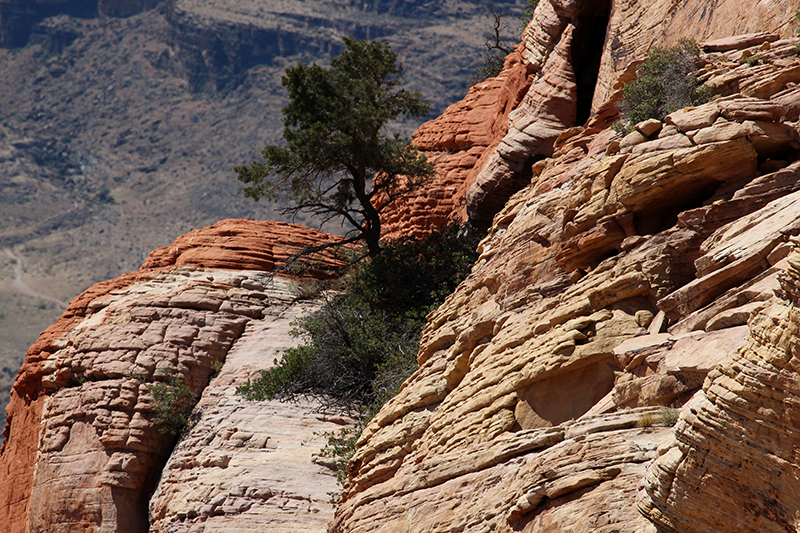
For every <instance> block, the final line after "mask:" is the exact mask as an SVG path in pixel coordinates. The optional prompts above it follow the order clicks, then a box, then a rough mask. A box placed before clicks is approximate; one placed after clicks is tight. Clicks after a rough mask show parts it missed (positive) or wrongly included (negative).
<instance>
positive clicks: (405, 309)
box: [237, 227, 479, 481]
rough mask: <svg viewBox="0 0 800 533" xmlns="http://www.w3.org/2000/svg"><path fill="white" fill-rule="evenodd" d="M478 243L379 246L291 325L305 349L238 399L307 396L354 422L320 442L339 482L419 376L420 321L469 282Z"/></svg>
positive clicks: (460, 233)
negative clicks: (362, 441) (365, 433)
mask: <svg viewBox="0 0 800 533" xmlns="http://www.w3.org/2000/svg"><path fill="white" fill-rule="evenodd" d="M478 240H479V239H478V235H476V234H474V232H472V231H469V229H468V228H459V227H448V228H446V229H444V230H442V231H437V232H433V233H431V234H430V235H429V236H427V237H425V238H415V237H407V238H403V239H400V240H397V241H394V242H389V243H383V244H382V250H381V252H380V253H379V254H378V255H376V256H372V257H369V258H368V259H366V260H365V261H362V262H361V263H358V264H356V265H354V266H353V267H352V268H351V271H350V272H349V273H348V274H347V281H348V283H347V284H346V285H345V287H344V289H343V290H341V291H339V292H338V293H336V294H333V295H331V294H330V292H326V291H323V292H322V294H323V295H326V299H325V302H324V304H323V305H322V307H321V308H320V309H319V310H318V311H317V312H315V313H313V314H311V315H309V316H306V317H303V318H300V319H299V320H297V321H296V322H295V329H294V330H293V332H292V334H293V335H295V336H297V337H299V338H300V339H302V341H303V342H302V344H300V345H299V346H297V347H296V348H290V349H288V350H285V351H284V352H283V358H282V359H281V360H280V361H278V360H276V361H275V366H274V367H273V368H271V369H269V370H265V371H263V372H262V373H261V376H260V377H259V378H258V379H256V380H253V381H250V382H248V383H247V384H246V385H243V386H241V387H239V388H238V389H237V392H238V393H239V394H242V395H244V396H245V397H247V398H249V399H252V400H262V399H270V398H282V399H293V398H296V397H302V396H311V397H314V398H316V399H318V400H320V401H321V404H322V408H323V410H326V411H338V412H344V413H346V414H348V415H350V416H353V417H354V418H356V420H357V421H358V423H357V425H356V426H355V427H354V428H345V429H343V430H340V431H338V432H331V433H326V434H325V436H326V437H327V439H328V445H327V446H326V447H325V448H324V449H323V451H322V453H323V455H326V456H328V457H331V458H334V459H335V461H334V462H335V463H336V466H337V467H338V468H339V471H338V477H339V480H340V481H343V479H344V476H345V472H344V467H345V465H346V464H347V462H348V461H349V460H350V457H351V456H352V454H353V453H354V452H355V442H356V441H357V440H358V437H359V436H360V434H361V430H362V429H363V428H364V427H365V426H366V424H367V422H368V421H369V420H370V418H372V416H373V415H374V414H375V413H377V412H378V410H379V409H380V408H381V406H383V404H384V403H386V402H387V401H388V400H389V399H390V398H391V397H392V396H394V395H395V394H396V393H397V390H398V389H399V387H400V386H401V384H402V383H403V381H405V379H406V378H407V377H408V376H410V375H411V373H412V372H414V370H416V368H417V362H416V354H417V349H418V346H419V335H420V331H421V329H422V326H423V325H424V322H425V316H426V315H427V313H428V312H430V310H431V309H433V308H434V307H436V306H437V305H439V304H441V303H442V302H443V301H444V299H445V298H446V297H447V295H448V294H450V293H451V292H453V291H454V290H455V288H456V286H457V285H458V284H459V283H460V282H461V281H462V280H463V279H464V278H466V276H467V275H468V274H469V272H470V269H471V267H472V264H473V263H474V262H475V260H476V259H477V253H476V252H475V249H476V247H477V243H478Z"/></svg>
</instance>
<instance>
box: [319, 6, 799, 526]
mask: <svg viewBox="0 0 800 533" xmlns="http://www.w3.org/2000/svg"><path fill="white" fill-rule="evenodd" d="M542 4H544V2H543V3H542ZM552 4H553V5H551V6H550V7H544V8H543V7H541V5H540V8H539V9H538V10H537V16H542V13H547V10H550V9H553V10H554V11H555V10H556V7H557V6H555V2H553V3H552ZM648 6H649V7H648ZM648 6H638V9H639V13H640V15H641V16H640V18H641V19H642V20H645V19H649V18H650V17H654V16H655V15H654V14H653V13H654V12H651V11H650V9H656V8H658V9H661V8H663V6H659V5H656V6H655V7H653V6H652V4H648ZM561 7H563V6H561ZM636 7H637V6H636V5H635V4H626V7H625V9H621V10H616V11H615V10H612V15H611V21H612V23H613V22H614V21H615V20H616V21H617V22H616V24H617V26H613V24H612V23H610V25H609V28H612V29H613V28H617V27H620V26H619V19H615V17H619V16H620V14H621V13H622V12H624V13H628V14H630V13H631V11H632V10H634V8H636ZM690 8H691V6H689V5H687V9H690ZM721 9H722V11H720V13H728V12H729V11H727V8H726V7H725V6H722V7H721ZM540 12H541V13H540ZM731 13H732V11H731ZM662 15H663V13H662ZM626 16H628V15H626ZM684 16H685V14H684V13H683V11H682V8H680V7H677V8H674V13H673V15H672V16H671V17H668V19H669V20H672V21H673V23H675V22H674V21H676V20H679V19H681V18H682V17H684ZM706 16H708V14H707V15H706ZM661 20H664V19H663V16H662V19H661ZM725 20H728V19H727V18H726V19H725ZM736 20H738V21H740V22H741V24H744V25H745V26H746V27H747V28H748V29H751V28H753V29H760V28H758V27H757V26H756V25H755V24H756V23H755V19H749V18H747V17H745V16H744V15H743V16H740V17H738V18H737V19H736ZM764 20H767V19H764ZM768 20H774V21H777V20H783V19H780V17H777V18H771V19H768ZM737 24H738V23H737ZM747 24H752V26H747ZM775 24H776V25H775V28H777V29H781V28H783V29H782V30H781V31H784V34H787V33H790V32H787V31H785V29H786V27H785V26H782V25H781V24H782V23H781V24H779V23H777V22H776V23H775ZM723 26H724V25H723ZM721 27H722V26H721ZM724 27H725V28H727V26H724ZM737 27H738V26H737ZM530 31H531V28H529V32H528V33H530ZM533 31H537V30H536V29H534V30H533ZM565 31H567V32H568V31H569V30H565ZM609 31H612V30H609ZM613 31H620V30H613ZM613 31H612V33H611V34H610V35H613ZM704 31H706V30H704ZM709 31H710V33H709ZM709 31H706V34H707V35H709V36H712V37H717V36H719V37H720V38H721V37H723V36H724V35H721V34H717V33H714V32H715V31H716V30H713V29H712V30H709ZM720 31H721V30H720ZM562 35H568V33H567V34H563V33H562ZM637 35H639V38H640V39H645V38H647V39H651V41H650V42H653V43H656V44H661V42H659V41H657V40H655V38H654V37H652V35H651V34H650V33H645V32H643V31H638V33H637ZM662 38H663V36H662ZM664 39H666V40H667V41H668V38H664ZM623 42H624V41H623ZM636 42H639V41H636ZM642 42H643V41H642ZM662 42H663V41H662ZM797 44H798V42H797V40H795V39H782V38H781V36H780V35H779V34H778V33H772V34H770V33H761V34H748V35H743V36H736V37H735V38H726V39H719V40H709V41H708V42H706V43H705V44H704V45H702V46H703V49H704V50H705V53H704V54H703V56H702V63H703V64H702V65H699V67H700V70H699V76H700V78H701V80H702V81H704V82H707V84H708V85H709V86H710V87H712V88H713V90H714V92H715V94H716V97H715V99H714V100H713V101H712V102H710V103H708V104H704V105H702V106H699V107H697V108H687V109H684V110H680V111H677V112H675V113H672V114H671V115H669V116H667V117H666V118H665V119H664V120H663V121H659V120H652V121H647V122H644V123H641V124H638V125H636V128H635V130H634V131H633V132H632V133H630V134H629V135H627V136H625V137H623V136H621V135H619V134H616V133H615V132H614V131H613V130H612V129H610V128H608V127H607V126H608V125H609V122H610V121H611V117H612V114H611V112H610V111H609V110H610V109H612V108H611V107H606V106H610V104H609V103H608V102H606V104H603V105H598V106H596V107H595V110H596V111H597V112H596V113H595V114H594V115H593V116H592V117H590V118H589V120H588V121H587V122H586V124H584V125H583V126H581V127H574V128H569V129H566V130H564V131H563V132H562V133H561V134H560V135H559V136H558V138H556V139H555V140H554V142H553V146H552V150H553V151H552V156H551V157H547V158H544V157H543V158H542V159H541V160H540V161H534V162H533V163H532V166H531V168H530V172H531V178H530V179H529V181H528V183H527V184H526V185H525V186H524V187H523V188H522V189H521V190H519V191H518V192H516V193H515V194H513V195H512V196H511V197H510V199H509V200H508V201H507V202H505V204H504V205H503V207H502V209H501V210H500V211H499V212H498V213H497V214H496V215H494V218H493V220H492V226H491V228H490V230H489V235H488V236H487V237H486V238H485V239H484V241H483V242H482V243H481V245H480V247H479V250H480V252H481V256H480V258H479V260H478V262H477V263H476V265H475V267H474V268H473V272H472V274H471V276H470V277H469V278H468V279H467V280H466V281H465V282H464V283H462V284H461V286H460V287H459V288H458V289H457V291H456V292H455V293H454V294H453V295H451V297H450V298H449V299H448V300H447V301H446V302H445V304H444V305H442V306H441V307H440V308H439V309H437V310H436V311H434V312H433V313H432V314H431V315H430V316H429V317H428V318H429V320H428V325H427V326H426V328H425V330H424V332H423V338H422V343H421V348H420V352H419V355H418V361H419V369H418V370H417V372H416V373H415V374H414V375H413V376H412V377H411V378H410V379H409V380H408V381H407V382H406V383H405V384H404V386H403V388H402V389H401V391H400V393H399V394H398V395H397V396H396V397H395V398H394V399H392V400H391V401H390V402H389V403H388V404H387V405H386V406H385V407H384V408H383V409H382V410H381V412H380V413H378V415H377V416H376V417H375V418H374V419H373V420H372V422H371V423H370V425H369V426H368V427H367V429H366V431H365V432H364V435H363V436H362V438H361V441H360V443H359V444H360V445H359V450H358V451H357V453H356V455H355V457H354V459H353V461H352V462H351V464H350V465H349V480H348V484H347V485H346V487H345V492H344V498H343V502H342V504H341V505H340V507H339V509H338V510H337V514H336V518H335V519H334V521H333V522H332V523H331V527H330V531H336V532H344V531H347V532H355V531H367V530H371V531H398V532H404V531H418V530H424V531H442V532H444V531H509V532H510V531H526V532H534V531H542V532H544V531H548V532H550V531H586V532H589V531H701V530H702V531H719V532H723V531H760V530H765V531H773V530H774V531H784V530H787V528H788V529H790V530H791V529H792V528H793V527H795V526H794V525H793V524H794V522H792V520H794V518H793V517H794V516H795V514H796V512H797V508H796V505H795V500H796V497H795V493H796V489H795V487H794V481H793V477H792V476H790V475H788V474H787V473H788V472H791V471H792V469H794V468H795V467H796V465H795V463H796V458H795V457H794V456H793V455H792V454H791V450H793V449H794V448H793V447H796V443H795V444H792V442H794V440H793V439H794V438H795V437H794V433H792V431H793V430H792V425H791V409H792V407H791V405H792V403H791V399H790V398H791V394H793V393H792V387H793V385H792V381H791V380H792V378H791V376H790V375H789V374H787V372H788V371H789V370H788V367H789V366H791V363H790V361H791V359H790V357H789V355H787V354H789V353H791V350H792V349H791V346H792V345H791V342H793V341H792V340H791V335H792V333H791V332H792V331H793V330H794V329H796V328H795V327H794V326H792V325H791V323H792V321H793V320H794V318H793V315H791V313H790V312H789V311H788V310H787V309H790V308H791V306H790V305H789V304H787V303H786V302H783V303H782V302H781V301H780V300H779V299H776V297H775V294H776V291H777V292H778V293H779V294H790V293H791V292H792V291H791V288H790V287H788V285H787V281H786V279H788V278H786V277H785V276H791V273H792V272H793V269H794V268H796V267H795V266H793V261H794V260H793V259H791V258H787V256H788V254H789V252H790V250H791V245H790V243H789V242H788V241H789V238H790V237H791V236H793V235H797V234H798V233H800V218H799V216H798V210H797V208H796V207H797V206H796V203H797V202H798V199H800V197H798V195H800V182H799V181H798V178H799V177H800V162H798V155H799V154H800V152H798V149H800V142H798V140H799V138H798V130H797V123H796V121H797V119H798V111H797V101H798V97H797V91H796V89H795V88H794V85H795V83H797V81H798V77H797V76H798V72H800V70H798V68H797V65H798V64H800V62H798V52H797V47H796V45H797ZM553 50H555V48H553ZM605 53H606V52H604V54H605ZM756 54H761V56H760V57H759V58H758V60H756V61H755V62H754V63H755V64H748V62H747V61H744V59H740V58H743V57H744V58H747V57H752V56H754V55H756ZM543 55H544V54H543ZM549 57H550V58H553V57H555V53H554V52H553V53H551V54H550V55H549ZM604 57H605V56H604ZM507 65H508V63H507ZM620 71H624V69H623V68H622V67H620ZM573 72H574V70H573ZM545 74H546V73H545ZM602 76H603V67H602V66H601V68H600V78H599V79H601V80H602ZM536 83H537V82H536V80H533V81H532V84H531V87H533V86H535V85H536ZM597 90H602V84H598V87H597ZM597 90H596V91H595V96H596V95H597V94H598V93H597ZM606 95H607V96H608V97H609V98H610V97H611V96H610V95H611V92H608V93H606ZM523 100H524V99H523ZM596 101H597V100H595V102H596ZM521 105H522V104H521ZM509 116H510V117H512V119H513V117H514V113H513V112H511V113H510V114H509ZM509 123H511V121H509ZM509 131H511V130H510V129H509ZM486 153H488V152H486ZM476 183H477V181H476ZM467 196H468V195H467ZM787 268H788V269H789V274H787V275H783V274H781V273H782V272H784V271H785V270H786V269H787ZM781 276H784V278H783V281H780V280H781ZM782 285H783V286H782ZM776 306H777V307H776ZM775 313H777V314H775ZM751 317H752V318H751ZM748 320H750V325H749V326H748ZM775 343H778V344H777V345H776V344H775ZM775 346H778V347H777V348H776V347H775ZM753 354H760V355H753ZM781 354H783V355H781ZM762 359H763V360H765V361H766V362H764V363H762V362H758V361H761V360H762ZM773 359H776V360H780V361H781V365H782V366H780V367H778V364H777V363H776V362H773ZM756 360H757V361H756ZM753 361H756V362H753ZM787 365H788V366H787ZM784 367H786V368H787V370H786V371H783V370H781V369H782V368H784ZM767 369H769V372H775V375H774V376H772V374H768V370H767ZM784 375H786V376H787V377H786V378H784V377H783V376H784ZM771 376H772V377H771ZM784 382H785V384H784ZM750 387H752V388H753V390H750ZM762 396H763V397H764V399H763V402H762V401H761V400H759V398H761V397H762ZM762 409H763V413H762ZM679 414H680V418H679V417H678V415H679ZM676 420H677V425H675V427H674V429H672V428H671V427H670V426H671V425H672V424H675V421H676ZM773 422H774V423H773ZM723 426H724V428H725V429H724V431H721V434H719V435H717V433H716V432H717V430H719V428H721V427H723ZM589 428H591V429H589ZM745 434H746V435H747V438H739V442H738V443H735V442H734V441H735V440H736V438H737V437H740V436H741V435H745ZM762 435H763V436H764V438H763V439H762V438H761V437H762ZM748 439H750V440H748ZM751 440H752V441H753V442H756V441H759V443H758V445H757V446H756V445H753V446H750V447H748V444H747V443H748V442H750V441H751ZM620 446H621V448H620ZM622 450H628V451H622ZM750 465H752V468H751V466H750ZM779 465H780V466H779ZM740 466H741V467H742V469H743V470H742V471H743V472H744V473H743V474H742V475H739V474H736V473H735V472H737V471H738V470H737V469H738V468H739V467H740ZM779 470H782V473H781V475H780V476H779V475H778V471H779ZM763 471H767V472H771V475H769V476H762V479H761V480H760V481H754V482H753V483H752V484H750V482H749V481H748V480H749V479H750V477H749V476H751V475H752V476H756V475H758V474H757V473H758V472H763ZM707 472H713V474H710V475H709V477H708V479H707V477H706V476H705V473H707ZM706 483H708V487H706ZM637 487H638V491H639V494H638V495H637ZM706 489H708V490H707V492H704V491H706ZM701 493H702V494H704V496H703V497H700V496H699V495H700V494H701ZM731 493H736V494H738V495H737V496H736V497H733V498H731V497H728V496H726V497H723V496H722V495H723V494H731ZM712 501H713V502H714V503H713V504H712ZM609 502H613V503H609ZM712 506H713V508H714V512H715V514H716V516H717V518H716V519H715V520H714V521H708V520H706V521H703V520H702V519H701V514H700V513H701V512H703V511H704V512H705V513H708V512H709V511H708V509H710V508H711V507H712ZM634 509H636V512H634ZM612 510H613V511H612ZM617 510H620V511H617ZM368 524H369V526H368ZM737 528H740V529H737Z"/></svg>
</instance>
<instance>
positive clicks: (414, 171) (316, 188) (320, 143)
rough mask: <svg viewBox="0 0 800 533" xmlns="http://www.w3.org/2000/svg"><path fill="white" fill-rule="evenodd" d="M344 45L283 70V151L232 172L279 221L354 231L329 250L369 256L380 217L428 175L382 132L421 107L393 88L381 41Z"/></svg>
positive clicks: (398, 71)
mask: <svg viewBox="0 0 800 533" xmlns="http://www.w3.org/2000/svg"><path fill="white" fill-rule="evenodd" d="M344 42H345V45H346V48H345V50H344V51H343V52H342V53H341V55H339V57H336V58H333V59H332V60H331V67H330V68H323V67H320V66H319V65H317V64H316V63H314V64H312V65H310V66H306V65H303V64H302V63H300V64H298V65H297V66H295V67H290V68H287V69H286V74H285V75H284V76H283V77H282V78H281V80H282V83H283V86H284V87H286V89H287V92H288V93H289V99H290V102H289V104H287V105H286V106H285V107H284V108H283V124H284V130H283V138H284V140H285V146H284V147H279V146H267V147H266V148H264V150H263V151H262V152H261V153H262V155H263V157H264V160H265V161H264V162H253V163H252V164H251V165H250V166H241V167H236V168H235V169H234V170H235V171H236V173H237V174H238V177H239V180H241V181H242V182H244V183H246V184H248V186H246V187H245V188H244V193H245V195H246V196H248V197H250V198H253V199H254V200H256V201H258V200H259V199H260V198H267V199H268V200H270V201H274V202H280V203H281V204H283V205H288V207H285V208H283V213H284V214H286V213H291V214H297V213H299V212H307V213H311V214H313V215H316V216H319V217H321V219H322V221H323V222H327V221H329V220H331V219H334V218H341V219H343V222H345V221H346V222H348V223H349V224H350V225H351V226H352V227H353V228H354V229H355V231H356V234H355V235H354V236H351V237H349V238H346V239H343V240H342V241H340V242H338V243H336V244H337V245H338V244H346V243H350V242H355V241H357V240H362V239H363V240H364V241H365V242H366V244H367V248H368V251H369V255H371V256H374V255H376V254H377V253H378V252H379V250H380V248H379V239H380V235H381V220H380V213H381V211H382V210H383V209H384V208H385V207H386V206H387V205H389V204H390V203H391V202H392V201H393V200H395V199H396V198H398V197H400V196H403V195H406V194H408V193H410V192H411V191H413V190H414V189H416V188H417V187H418V186H419V185H421V184H422V183H423V182H424V181H425V180H426V179H427V178H428V177H430V176H431V175H432V174H433V165H431V164H430V163H429V162H428V161H427V160H426V158H425V156H424V155H422V154H420V153H419V152H418V151H417V150H416V149H415V148H414V147H413V146H411V144H410V143H409V141H408V140H407V139H402V138H400V137H399V136H398V135H394V136H392V137H390V136H387V134H386V132H385V127H386V125H387V124H388V123H389V122H391V121H392V120H395V119H396V118H398V117H399V116H401V115H404V116H414V117H421V116H424V115H425V114H426V113H427V112H428V109H429V108H430V104H428V103H425V102H422V101H421V99H420V94H419V93H418V92H409V91H407V90H405V89H404V88H403V80H402V78H401V77H400V76H401V75H402V73H403V65H402V63H398V62H397V54H396V53H395V52H393V51H392V49H391V47H390V46H389V44H388V43H381V42H377V41H364V40H361V41H356V40H355V39H352V38H348V37H345V38H344Z"/></svg>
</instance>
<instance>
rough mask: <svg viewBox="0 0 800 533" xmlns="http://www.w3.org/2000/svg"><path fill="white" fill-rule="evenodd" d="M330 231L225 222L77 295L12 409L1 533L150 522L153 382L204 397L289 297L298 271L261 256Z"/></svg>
mask: <svg viewBox="0 0 800 533" xmlns="http://www.w3.org/2000/svg"><path fill="white" fill-rule="evenodd" d="M333 239H335V237H332V236H328V235H326V234H324V233H321V232H318V231H314V230H310V229H308V228H304V227H302V226H295V225H290V224H280V223H276V222H255V221H244V220H232V221H223V222H221V223H219V224H217V225H215V226H212V227H211V228H206V229H205V230H200V231H197V232H194V233H193V234H191V235H190V236H188V237H186V238H182V239H178V240H177V241H176V243H175V244H174V245H173V246H171V247H167V248H165V249H161V250H157V251H155V252H154V253H153V254H152V255H151V256H150V257H149V258H148V261H147V262H146V263H145V265H144V266H143V267H142V269H141V270H139V271H138V272H134V273H132V274H128V275H125V276H122V277H120V278H117V279H115V280H111V281H109V282H105V283H101V284H98V285H95V286H93V287H92V288H90V289H89V290H88V291H86V292H85V293H84V294H82V295H81V296H79V297H78V298H76V299H75V300H73V301H72V303H71V304H70V306H69V308H68V309H67V311H66V312H65V313H64V315H63V316H62V318H61V319H60V320H59V321H58V322H56V323H55V324H54V325H53V326H51V327H50V328H49V329H48V330H47V331H45V332H44V333H43V334H42V336H41V337H40V339H39V341H38V342H37V343H36V344H35V345H34V346H32V347H31V349H30V350H29V352H28V357H27V359H26V362H25V364H24V366H23V368H22V370H20V373H19V375H18V376H17V380H16V382H15V385H14V388H13V390H12V393H11V403H10V405H9V406H8V408H7V409H6V413H7V418H8V423H7V426H6V429H5V431H4V435H5V437H6V440H5V442H4V444H3V448H2V452H0V453H1V455H0V480H2V482H0V487H2V489H0V490H1V491H2V492H0V509H2V514H3V515H4V516H5V517H6V520H4V521H3V522H2V526H1V527H2V528H3V531H14V532H16V531H20V532H21V531H42V532H45V531H47V532H59V531H74V530H76V529H81V530H82V531H119V532H127V531H130V532H140V531H146V530H147V529H148V512H147V500H148V497H149V494H150V493H151V492H152V490H153V489H154V488H155V484H156V482H157V481H158V478H159V476H160V473H161V468H162V466H163V464H164V462H165V461H166V459H167V456H168V454H169V452H170V450H171V448H172V445H173V444H174V438H173V437H172V436H171V435H169V434H167V433H163V432H161V431H159V429H161V428H160V427H159V426H158V425H157V424H156V423H155V422H154V416H155V411H154V405H153V401H154V399H153V396H152V393H151V391H150V388H149V387H150V385H151V384H152V383H154V382H158V381H161V382H169V380H170V379H172V378H178V379H180V380H181V381H183V382H185V383H186V385H187V386H188V388H189V389H190V391H191V392H192V394H194V395H195V396H199V395H200V393H201V392H202V390H203V389H204V388H205V386H206V385H207V383H208V381H209V378H210V377H211V375H212V374H213V373H214V372H215V370H214V369H215V368H216V367H218V365H220V364H221V363H222V362H223V361H224V360H225V357H226V355H227V353H228V351H229V350H230V349H231V347H232V346H233V344H234V343H235V341H236V340H237V339H238V338H239V337H240V336H241V335H242V333H243V331H244V330H245V327H246V326H247V324H248V323H250V322H252V321H254V320H260V319H262V318H264V317H265V315H269V313H270V309H272V308H273V307H274V306H276V305H278V306H285V305H286V304H287V302H290V301H291V300H292V299H293V298H294V292H293V291H294V289H293V286H294V284H295V283H296V280H293V279H291V278H287V277H286V276H284V275H282V274H280V273H278V274H277V275H276V273H275V272H274V268H259V269H256V268H258V266H259V265H260V266H261V267H264V266H266V265H270V266H272V265H274V264H275V262H277V261H279V260H282V259H284V258H285V257H286V256H287V254H290V253H293V252H295V251H298V250H299V249H300V248H301V247H302V246H304V245H306V244H309V243H320V242H326V241H330V240H333ZM265 244H267V246H264V245H265ZM242 250H247V252H246V253H242ZM237 258H238V259H237ZM321 260H322V264H325V263H327V265H328V266H330V267H334V266H336V265H337V263H336V260H335V259H333V257H332V256H330V255H328V256H323V257H322V258H321ZM253 261H256V262H258V265H255V264H254V263H253ZM204 263H205V264H208V265H209V266H208V267H206V266H205V265H204ZM219 265H221V266H222V267H220V266H219ZM237 266H239V267H240V268H236V267H237Z"/></svg>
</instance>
